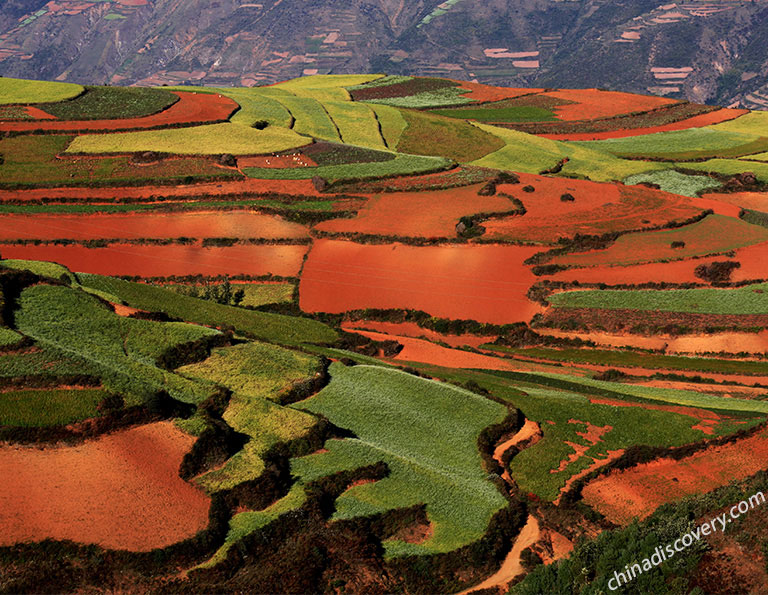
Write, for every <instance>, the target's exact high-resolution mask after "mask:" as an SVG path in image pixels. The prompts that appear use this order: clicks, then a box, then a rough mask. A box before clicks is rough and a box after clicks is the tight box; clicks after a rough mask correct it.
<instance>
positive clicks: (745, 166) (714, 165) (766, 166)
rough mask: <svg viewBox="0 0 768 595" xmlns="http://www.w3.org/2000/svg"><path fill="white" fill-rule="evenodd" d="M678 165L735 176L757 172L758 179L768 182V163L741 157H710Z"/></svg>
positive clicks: (678, 165)
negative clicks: (747, 172) (699, 161)
mask: <svg viewBox="0 0 768 595" xmlns="http://www.w3.org/2000/svg"><path fill="white" fill-rule="evenodd" d="M677 167H681V168H685V169H696V170H699V171H703V172H707V173H715V174H722V175H725V176H735V175H738V174H742V173H744V172H746V171H751V172H752V173H754V174H755V176H756V177H757V179H758V180H760V181H761V182H766V183H768V163H761V162H758V161H748V160H740V159H710V160H709V161H704V162H701V163H698V162H697V163H678V164H677ZM718 187H719V186H718Z"/></svg>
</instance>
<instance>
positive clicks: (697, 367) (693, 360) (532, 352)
mask: <svg viewBox="0 0 768 595" xmlns="http://www.w3.org/2000/svg"><path fill="white" fill-rule="evenodd" d="M483 349H489V350H491V351H498V352H499V353H506V354H510V355H521V356H525V357H532V358H536V359H542V360H547V361H557V362H574V363H579V364H596V365H602V366H618V367H631V368H645V369H656V370H681V371H689V372H712V373H714V374H745V375H755V376H768V363H766V362H759V361H734V360H727V359H712V358H703V357H682V356H675V355H658V354H650V353H638V352H633V351H611V350H607V349H547V348H543V347H529V348H521V349H513V348H509V347H504V346H502V345H493V344H489V345H483Z"/></svg>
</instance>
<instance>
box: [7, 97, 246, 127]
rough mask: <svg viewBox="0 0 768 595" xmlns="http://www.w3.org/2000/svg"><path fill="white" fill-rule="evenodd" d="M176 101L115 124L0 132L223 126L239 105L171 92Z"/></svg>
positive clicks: (69, 123) (65, 123)
mask: <svg viewBox="0 0 768 595" xmlns="http://www.w3.org/2000/svg"><path fill="white" fill-rule="evenodd" d="M174 94H176V95H178V97H179V100H178V101H177V102H176V103H174V104H173V105H172V106H170V107H169V108H168V109H166V110H163V111H161V112H158V113H156V114H152V115H151V116H144V117H143V118H125V119H116V120H44V121H43V120H38V121H33V122H30V121H19V122H7V121H6V122H0V132H31V131H35V130H45V131H57V132H74V131H78V132H85V131H96V130H99V131H100V130H142V129H147V128H162V127H164V126H174V125H176V126H178V125H181V124H203V123H211V122H225V121H226V120H228V119H229V117H230V116H231V115H232V113H233V112H234V111H235V110H236V109H238V107H239V106H238V104H237V103H236V102H235V101H233V100H232V99H230V98H229V97H224V96H223V95H216V94H213V93H194V92H186V91H174Z"/></svg>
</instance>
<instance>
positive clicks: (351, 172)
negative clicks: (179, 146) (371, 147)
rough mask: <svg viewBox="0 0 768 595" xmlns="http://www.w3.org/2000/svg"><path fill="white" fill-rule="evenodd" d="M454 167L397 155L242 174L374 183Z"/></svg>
mask: <svg viewBox="0 0 768 595" xmlns="http://www.w3.org/2000/svg"><path fill="white" fill-rule="evenodd" d="M451 165H452V163H451V162H450V161H448V160H447V159H444V158H442V157H422V156H420V155H397V156H396V157H395V158H394V159H391V160H389V161H375V162H368V163H350V164H347V165H325V166H320V167H295V168H287V169H278V168H270V167H244V168H243V173H245V174H246V175H247V176H249V177H251V178H258V179H260V180H309V179H310V178H313V177H315V176H320V177H321V178H325V179H326V180H329V181H337V180H372V179H376V178H387V177H392V176H406V175H415V174H422V173H430V172H437V171H442V170H444V169H448V168H449V167H450V166H451Z"/></svg>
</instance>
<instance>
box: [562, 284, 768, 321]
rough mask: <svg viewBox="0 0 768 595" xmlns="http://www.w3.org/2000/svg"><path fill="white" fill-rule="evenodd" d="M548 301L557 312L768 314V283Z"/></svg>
mask: <svg viewBox="0 0 768 595" xmlns="http://www.w3.org/2000/svg"><path fill="white" fill-rule="evenodd" d="M548 299H549V303H550V304H552V306H554V307H555V308H601V309H606V310H624V309H627V310H643V311H662V312H692V313H696V314H735V315H750V314H765V313H766V312H768V283H762V284H756V285H747V286H746V287H740V288H738V289H669V290H663V291H662V290H650V289H644V290H615V289H602V290H586V291H566V292H563V293H556V294H554V295H552V296H550V297H549V298H548Z"/></svg>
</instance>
